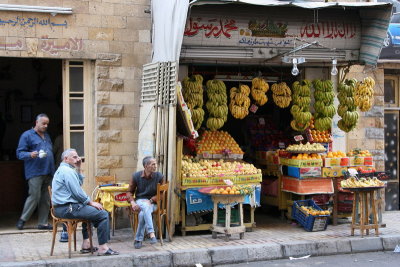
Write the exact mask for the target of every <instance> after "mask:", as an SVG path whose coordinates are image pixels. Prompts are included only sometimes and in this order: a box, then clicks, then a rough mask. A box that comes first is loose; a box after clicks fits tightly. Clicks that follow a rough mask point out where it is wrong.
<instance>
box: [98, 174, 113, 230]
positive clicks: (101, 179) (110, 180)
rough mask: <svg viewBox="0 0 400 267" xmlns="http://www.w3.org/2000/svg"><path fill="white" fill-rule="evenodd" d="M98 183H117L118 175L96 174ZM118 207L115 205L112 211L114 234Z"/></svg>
mask: <svg viewBox="0 0 400 267" xmlns="http://www.w3.org/2000/svg"><path fill="white" fill-rule="evenodd" d="M95 180H96V184H97V185H102V184H116V183H117V177H116V176H115V174H114V175H107V176H95ZM117 208H118V207H117V206H114V208H113V210H112V211H111V229H112V235H114V232H115V217H116V209H117Z"/></svg>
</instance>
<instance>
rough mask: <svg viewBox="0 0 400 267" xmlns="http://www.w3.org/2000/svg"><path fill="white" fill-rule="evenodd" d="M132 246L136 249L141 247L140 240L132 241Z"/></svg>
mask: <svg viewBox="0 0 400 267" xmlns="http://www.w3.org/2000/svg"><path fill="white" fill-rule="evenodd" d="M133 246H134V247H135V248H136V249H139V248H142V241H137V240H135V242H134V243H133Z"/></svg>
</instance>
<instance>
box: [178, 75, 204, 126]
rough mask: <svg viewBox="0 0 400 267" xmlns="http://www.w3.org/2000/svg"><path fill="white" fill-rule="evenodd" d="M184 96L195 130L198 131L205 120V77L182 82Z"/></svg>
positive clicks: (195, 77) (190, 78) (192, 77)
mask: <svg viewBox="0 0 400 267" xmlns="http://www.w3.org/2000/svg"><path fill="white" fill-rule="evenodd" d="M182 87H183V90H182V94H183V98H184V99H185V101H186V104H187V106H188V108H189V109H190V112H191V114H192V121H193V125H194V128H195V129H196V130H197V129H199V128H200V127H201V124H202V123H203V120H204V110H203V108H202V107H203V77H202V76H201V75H193V76H191V77H185V78H184V79H183V81H182Z"/></svg>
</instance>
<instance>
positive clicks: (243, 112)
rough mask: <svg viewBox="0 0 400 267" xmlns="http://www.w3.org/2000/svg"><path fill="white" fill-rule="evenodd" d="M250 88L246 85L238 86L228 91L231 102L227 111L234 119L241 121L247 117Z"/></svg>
mask: <svg viewBox="0 0 400 267" xmlns="http://www.w3.org/2000/svg"><path fill="white" fill-rule="evenodd" d="M249 94H250V88H249V87H248V86H247V85H244V84H242V85H240V86H239V88H236V87H232V88H231V90H230V91H229V96H230V99H231V102H230V103H229V110H230V111H231V114H232V116H233V117H234V118H236V119H243V118H244V117H246V116H247V115H249V107H250V98H249Z"/></svg>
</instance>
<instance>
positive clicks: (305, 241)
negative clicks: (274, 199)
mask: <svg viewBox="0 0 400 267" xmlns="http://www.w3.org/2000/svg"><path fill="white" fill-rule="evenodd" d="M256 221H257V228H255V229H254V231H253V232H246V233H245V237H244V239H242V240H241V239H239V235H233V236H232V238H231V240H230V241H228V242H226V241H224V239H223V236H222V235H219V236H218V238H217V239H212V238H211V234H210V233H209V232H207V231H206V232H202V233H201V234H199V233H193V232H189V233H188V236H186V237H183V236H175V237H174V239H173V242H166V243H165V244H164V246H161V245H160V244H156V245H150V244H149V243H145V246H144V247H143V248H142V249H140V250H135V249H134V248H133V235H132V231H131V229H129V228H127V229H120V230H117V231H116V233H115V236H113V237H112V240H111V242H110V243H111V244H110V246H111V247H112V248H113V249H114V250H118V251H120V253H121V255H125V256H135V255H139V254H140V253H143V252H150V254H149V253H147V254H146V255H148V256H149V257H151V256H152V255H155V254H156V253H161V254H159V255H164V256H165V255H167V256H168V255H172V254H171V253H181V252H182V251H188V250H190V251H193V250H196V251H201V252H202V253H204V254H199V255H206V256H207V257H208V260H209V261H211V260H212V262H218V263H233V262H230V261H229V260H230V259H231V257H232V255H229V253H230V251H232V253H237V252H235V249H236V250H238V251H239V250H242V249H245V250H246V251H245V252H243V253H244V254H236V255H235V254H234V255H233V256H237V257H238V260H242V261H247V259H249V258H251V257H255V258H257V259H258V258H259V257H263V255H264V254H263V253H261V252H260V253H261V254H257V253H258V252H257V249H260V248H261V246H264V247H265V246H266V248H264V247H263V248H262V249H269V248H268V247H271V248H272V247H273V248H276V249H277V252H276V253H277V254H276V256H275V259H276V258H284V257H286V256H287V255H291V256H304V255H305V253H307V254H314V255H315V254H319V255H328V254H334V253H335V254H336V253H350V252H352V251H357V250H359V251H360V252H363V251H366V250H369V249H370V248H369V247H368V246H371V247H372V248H375V247H376V246H377V247H378V248H379V249H380V250H383V249H384V247H385V246H393V245H395V244H389V243H387V242H386V243H387V244H386V245H385V244H384V243H382V242H383V238H389V239H390V238H394V239H393V240H394V241H393V242H397V239H396V238H398V239H400V212H399V211H391V212H385V213H384V215H383V222H384V223H386V225H387V227H386V228H380V237H379V238H376V237H375V236H374V231H373V230H371V235H370V236H367V237H364V238H361V236H360V232H359V231H356V234H355V236H354V237H352V236H350V224H349V223H342V224H339V225H337V226H332V225H329V226H328V228H327V230H326V231H319V232H307V231H305V230H304V229H303V228H302V227H301V226H298V225H296V224H294V223H292V222H288V221H286V220H280V219H279V218H277V217H269V216H266V215H263V214H262V213H258V214H257V216H256ZM51 236H52V235H51V232H49V231H46V232H43V231H37V230H29V229H28V230H24V231H16V230H13V231H9V232H3V233H1V234H0V251H1V253H0V265H1V263H2V262H3V263H5V262H25V261H38V260H45V261H51V260H54V259H65V258H67V257H68V246H67V243H59V242H58V238H59V235H57V241H56V245H55V252H54V256H52V257H51V256H50V255H49V254H50V244H51ZM77 238H78V243H77V245H78V251H77V252H73V254H72V258H73V259H76V260H78V259H81V260H84V259H88V258H91V259H93V258H97V259H99V257H93V256H91V255H90V254H84V255H83V254H80V253H79V249H80V242H81V235H80V234H79V233H78V234H77ZM94 240H95V244H96V243H97V238H96V237H94ZM340 242H348V243H343V244H342V243H340ZM393 242H392V243H393ZM317 243H318V244H320V245H318V244H317ZM310 244H311V245H310ZM315 244H317V245H315ZM332 246H334V247H332ZM225 248H227V249H226V250H224V249H225ZM250 248H252V249H253V250H252V251H250ZM254 249H255V250H254ZM321 249H322V251H321ZM332 249H333V250H332ZM218 250H221V251H223V252H218ZM377 250H378V249H377ZM210 251H211V252H210ZM324 251H325V252H324ZM139 252H140V253H139ZM138 253H139V254H138ZM163 253H164V254H163ZM165 253H167V254H165ZM254 253H256V254H254ZM321 253H322V254H321ZM220 255H221V257H226V258H227V259H225V258H221V259H219V260H218V259H216V258H215V257H216V256H220ZM267 256H268V255H267ZM160 257H161V256H160ZM168 257H170V256H168ZM210 257H211V258H212V259H211V258H210ZM108 258H109V257H108ZM272 258H273V257H272ZM160 259H161V258H160ZM175 260H176V259H175ZM225 260H228V261H225ZM253 260H254V259H253ZM298 262H299V263H301V262H300V261H298ZM155 266H157V265H155ZM177 266H178V265H177Z"/></svg>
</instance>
